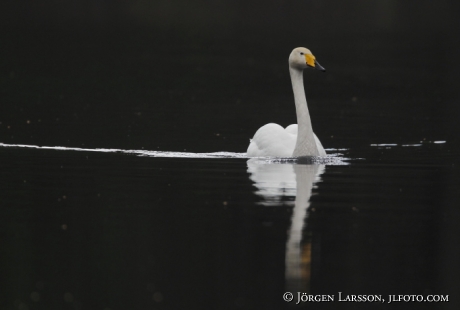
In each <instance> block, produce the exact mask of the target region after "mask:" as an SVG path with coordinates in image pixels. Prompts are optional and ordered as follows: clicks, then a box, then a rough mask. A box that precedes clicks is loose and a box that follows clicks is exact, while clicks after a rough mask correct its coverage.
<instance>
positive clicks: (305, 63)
mask: <svg viewBox="0 0 460 310" xmlns="http://www.w3.org/2000/svg"><path fill="white" fill-rule="evenodd" d="M309 67H310V68H314V69H317V70H320V71H323V72H325V71H326V69H324V68H323V67H322V66H321V65H320V64H319V63H318V62H317V61H316V59H315V56H313V54H312V53H311V51H310V50H309V49H307V48H305V47H297V48H295V49H294V50H292V52H291V54H290V55H289V73H290V75H291V83H292V90H293V91H294V102H295V109H296V114H297V124H298V125H297V124H292V125H289V126H288V127H286V128H283V127H281V126H280V125H278V124H274V123H269V124H266V125H264V126H262V127H260V128H259V130H257V131H256V133H255V135H254V137H253V138H252V139H251V140H250V141H251V142H250V143H249V147H248V150H247V156H248V157H299V156H326V151H325V150H324V148H323V146H322V144H321V142H320V141H319V139H318V137H316V135H315V134H314V133H313V128H312V126H311V120H310V113H309V112H308V107H307V99H306V97H305V90H304V86H303V70H304V69H306V68H309Z"/></svg>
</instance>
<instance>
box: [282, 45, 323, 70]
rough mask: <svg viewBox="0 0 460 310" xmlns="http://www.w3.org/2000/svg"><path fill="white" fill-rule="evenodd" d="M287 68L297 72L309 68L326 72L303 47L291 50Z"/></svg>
mask: <svg viewBox="0 0 460 310" xmlns="http://www.w3.org/2000/svg"><path fill="white" fill-rule="evenodd" d="M289 67H291V68H293V69H298V70H303V69H306V68H308V67H310V68H314V69H317V70H321V71H323V72H326V69H324V68H323V67H322V66H321V65H320V64H319V63H318V62H317V61H316V58H315V56H313V54H312V53H311V51H310V50H309V49H308V48H305V47H297V48H295V49H293V50H292V52H291V55H289Z"/></svg>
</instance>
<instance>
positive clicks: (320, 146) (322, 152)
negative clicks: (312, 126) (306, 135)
mask: <svg viewBox="0 0 460 310" xmlns="http://www.w3.org/2000/svg"><path fill="white" fill-rule="evenodd" d="M313 137H314V138H315V142H316V147H317V148H318V153H319V156H321V157H324V156H326V151H325V150H324V147H323V145H322V144H321V141H319V139H318V137H317V136H316V135H315V133H313Z"/></svg>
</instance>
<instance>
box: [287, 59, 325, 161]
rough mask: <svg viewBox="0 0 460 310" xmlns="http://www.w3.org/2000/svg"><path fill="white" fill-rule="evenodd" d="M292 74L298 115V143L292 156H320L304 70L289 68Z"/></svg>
mask: <svg viewBox="0 0 460 310" xmlns="http://www.w3.org/2000/svg"><path fill="white" fill-rule="evenodd" d="M289 72H290V74H291V82H292V90H293V91H294V101H295V109H296V113H297V126H298V133H297V142H296V145H295V148H294V153H293V154H292V156H294V157H298V156H319V152H318V148H317V147H316V142H315V138H314V137H313V129H312V126H311V119H310V112H308V107H307V98H306V97H305V90H304V86H303V72H302V70H298V69H294V68H291V67H289Z"/></svg>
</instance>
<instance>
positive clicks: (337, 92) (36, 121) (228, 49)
mask: <svg viewBox="0 0 460 310" xmlns="http://www.w3.org/2000/svg"><path fill="white" fill-rule="evenodd" d="M0 6H1V7H0V14H1V15H0V16H1V18H0V20H1V42H2V47H1V49H0V53H1V54H0V59H1V60H0V61H1V63H0V64H1V83H0V87H1V89H0V92H1V93H0V94H1V95H0V96H1V97H0V100H1V110H0V122H1V124H0V137H1V140H2V142H4V143H22V144H41V145H65V146H75V147H79V146H82V145H85V146H87V147H111V148H134V149H140V148H146V149H151V150H154V149H159V150H165V151H172V150H183V149H187V150H189V151H195V152H210V151H220V150H225V151H237V152H244V151H245V149H246V147H247V142H248V139H249V138H250V137H251V136H252V135H253V133H254V132H255V130H256V129H257V128H259V127H260V126H261V125H262V124H265V123H267V122H269V121H271V122H277V123H280V124H281V125H283V126H286V125H288V124H291V123H295V122H296V120H295V113H294V106H293V104H292V95H291V89H290V81H289V74H288V70H287V57H288V55H289V53H290V51H291V50H292V48H294V47H297V46H306V47H308V48H310V49H311V50H312V51H313V53H314V54H315V55H316V57H317V59H318V60H319V62H320V63H321V64H322V65H323V66H324V67H325V68H326V69H327V70H328V71H327V73H326V74H322V75H320V74H318V72H308V73H307V78H306V84H307V98H308V99H309V104H310V109H311V110H312V117H313V125H314V129H315V132H316V133H317V135H318V136H319V137H321V140H322V142H323V145H325V147H350V146H355V145H368V144H369V143H410V142H419V141H420V140H422V139H426V140H446V139H448V137H449V140H450V141H449V142H452V141H453V140H452V139H456V134H454V132H455V131H456V129H457V127H456V124H457V119H458V116H459V112H458V111H459V104H458V91H457V81H458V80H459V79H458V74H459V73H458V72H459V70H458V68H459V60H458V55H459V54H460V49H459V43H458V42H459V36H458V31H459V30H458V29H459V28H460V27H457V26H458V16H459V15H458V14H457V12H458V4H456V2H454V1H437V2H436V3H433V2H432V1H391V0H386V1H385V0H380V1H372V2H368V1H328V2H324V1H251V2H246V1H172V2H171V1H65V2H62V1H6V2H2V4H1V5H0ZM350 120H353V126H352V125H350Z"/></svg>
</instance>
